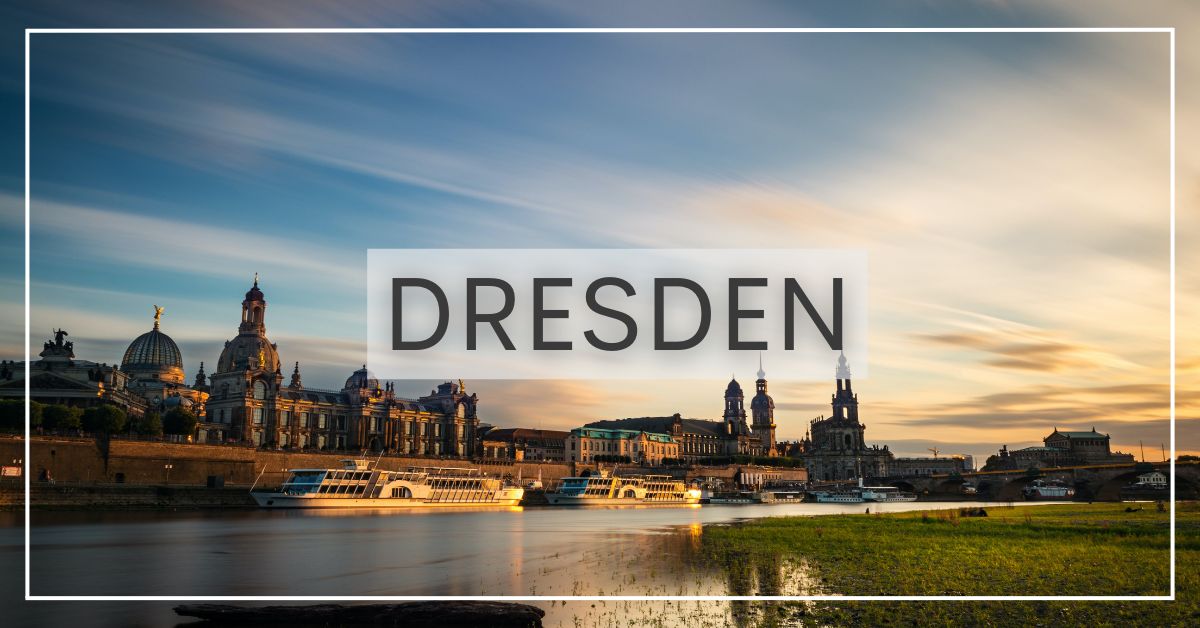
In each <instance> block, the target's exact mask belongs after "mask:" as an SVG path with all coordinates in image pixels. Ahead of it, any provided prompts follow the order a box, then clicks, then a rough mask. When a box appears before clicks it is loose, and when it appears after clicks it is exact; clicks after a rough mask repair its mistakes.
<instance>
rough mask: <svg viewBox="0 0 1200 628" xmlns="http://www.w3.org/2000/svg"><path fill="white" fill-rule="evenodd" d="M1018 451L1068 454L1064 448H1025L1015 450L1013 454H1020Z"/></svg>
mask: <svg viewBox="0 0 1200 628" xmlns="http://www.w3.org/2000/svg"><path fill="white" fill-rule="evenodd" d="M1018 451H1047V452H1050V451H1053V452H1062V453H1067V450H1066V449H1063V448H1062V447H1025V448H1022V449H1013V450H1012V452H1018Z"/></svg>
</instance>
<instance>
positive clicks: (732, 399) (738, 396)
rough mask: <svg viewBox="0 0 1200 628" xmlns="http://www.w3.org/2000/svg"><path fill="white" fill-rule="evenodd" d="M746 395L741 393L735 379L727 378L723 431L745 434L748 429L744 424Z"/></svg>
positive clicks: (740, 387)
mask: <svg viewBox="0 0 1200 628" xmlns="http://www.w3.org/2000/svg"><path fill="white" fill-rule="evenodd" d="M745 399H746V396H745V395H744V394H743V393H742V385H741V384H739V383H738V382H737V380H736V379H731V380H729V385H728V386H726V387H725V414H724V417H725V433H726V434H747V433H749V431H750V429H749V428H748V427H747V426H746V405H745Z"/></svg>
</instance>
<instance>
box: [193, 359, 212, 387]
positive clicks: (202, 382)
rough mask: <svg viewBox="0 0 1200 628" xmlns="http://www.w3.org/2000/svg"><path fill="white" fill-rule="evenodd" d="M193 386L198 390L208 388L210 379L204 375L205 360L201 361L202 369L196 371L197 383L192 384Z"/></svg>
mask: <svg viewBox="0 0 1200 628" xmlns="http://www.w3.org/2000/svg"><path fill="white" fill-rule="evenodd" d="M192 388H195V389H197V390H204V389H206V388H208V380H207V378H206V377H205V375H204V363H203V362H201V363H200V370H199V371H197V372H196V383H195V384H193V385H192Z"/></svg>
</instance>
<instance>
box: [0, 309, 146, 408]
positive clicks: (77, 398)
mask: <svg viewBox="0 0 1200 628" xmlns="http://www.w3.org/2000/svg"><path fill="white" fill-rule="evenodd" d="M68 335H69V334H68V333H67V332H66V331H64V330H62V329H56V330H54V339H53V340H47V341H46V342H45V344H44V345H43V346H42V351H41V353H39V354H38V356H39V357H40V358H41V359H40V360H37V361H36V362H32V363H30V364H29V396H30V398H31V399H32V400H33V401H38V402H41V403H45V404H62V405H68V406H78V407H83V408H87V407H91V406H96V405H100V404H105V403H107V404H112V405H115V406H117V407H119V408H121V409H122V410H124V411H125V414H127V415H129V416H142V415H143V414H145V413H146V411H147V410H148V409H150V408H151V403H150V402H149V401H148V400H147V399H146V398H144V397H142V396H141V395H140V394H138V393H137V392H135V391H134V390H133V388H132V387H131V378H130V376H129V374H128V373H126V372H124V371H122V370H121V368H120V367H119V366H117V365H115V364H106V363H104V364H102V363H97V362H91V361H88V360H78V359H76V358H75V347H74V343H73V342H71V341H69V340H65V338H66V337H67V336H68ZM0 397H16V398H19V399H24V398H25V363H24V362H12V361H5V362H0Z"/></svg>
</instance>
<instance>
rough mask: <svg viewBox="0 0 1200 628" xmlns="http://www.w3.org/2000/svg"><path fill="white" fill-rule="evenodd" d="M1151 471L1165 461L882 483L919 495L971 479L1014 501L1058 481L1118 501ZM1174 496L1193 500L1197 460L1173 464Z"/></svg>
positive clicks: (1082, 494)
mask: <svg viewBox="0 0 1200 628" xmlns="http://www.w3.org/2000/svg"><path fill="white" fill-rule="evenodd" d="M1151 470H1154V471H1161V472H1162V473H1164V474H1166V475H1167V476H1170V474H1171V468H1170V464H1169V463H1167V462H1139V463H1130V464H1121V465H1093V466H1077V467H1047V468H1042V469H1038V473H1037V474H1036V475H1033V474H1030V473H1029V472H1028V471H1025V470H1022V471H978V472H974V473H963V474H962V475H931V476H923V477H906V478H888V479H886V480H883V482H885V483H887V484H889V485H891V486H896V487H899V488H901V489H903V490H908V491H913V492H916V493H918V494H922V495H926V494H927V495H955V494H961V492H962V489H961V487H962V484H963V482H971V483H972V484H974V485H975V487H976V488H977V489H978V491H979V493H978V497H979V498H980V499H986V500H991V501H1017V500H1020V499H1022V496H1021V489H1023V488H1025V486H1026V485H1027V484H1029V483H1030V482H1032V481H1034V480H1037V479H1042V480H1059V481H1061V482H1063V483H1065V484H1066V485H1068V486H1074V487H1075V498H1076V499H1094V500H1097V501H1117V500H1119V499H1120V495H1121V488H1122V487H1124V486H1126V485H1127V484H1132V483H1134V482H1136V481H1137V476H1139V475H1141V474H1143V473H1148V472H1150V471H1151ZM1174 483H1175V496H1176V498H1177V499H1195V498H1196V496H1197V491H1198V489H1200V463H1197V462H1191V461H1189V462H1176V463H1175V478H1174Z"/></svg>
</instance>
